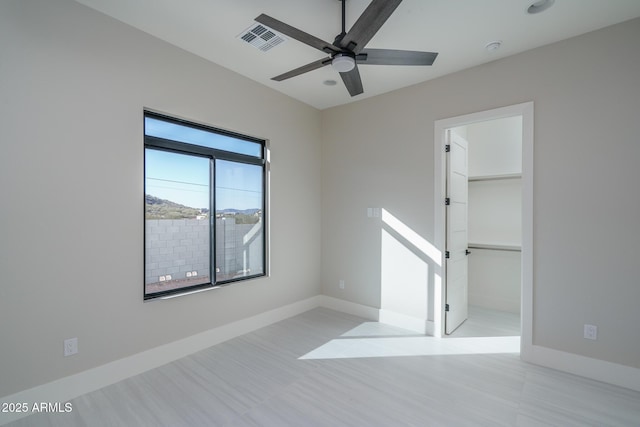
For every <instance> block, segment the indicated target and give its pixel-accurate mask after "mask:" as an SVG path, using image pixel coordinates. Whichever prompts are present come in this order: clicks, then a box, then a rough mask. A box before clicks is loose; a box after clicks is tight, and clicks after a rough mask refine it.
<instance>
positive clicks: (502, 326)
mask: <svg viewBox="0 0 640 427" xmlns="http://www.w3.org/2000/svg"><path fill="white" fill-rule="evenodd" d="M449 336H451V337H502V336H520V314H518V313H509V312H506V311H497V310H491V309H488V308H484V307H477V306H473V305H470V306H469V317H468V319H467V320H465V321H464V323H463V324H462V325H460V327H458V329H456V330H455V331H453V333H452V334H451V335H449Z"/></svg>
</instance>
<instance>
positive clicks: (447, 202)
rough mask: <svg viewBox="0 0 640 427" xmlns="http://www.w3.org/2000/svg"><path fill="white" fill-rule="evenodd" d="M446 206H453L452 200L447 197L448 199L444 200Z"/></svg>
mask: <svg viewBox="0 0 640 427" xmlns="http://www.w3.org/2000/svg"><path fill="white" fill-rule="evenodd" d="M444 204H445V205H446V206H449V205H450V204H451V199H450V198H449V197H446V198H445V199H444Z"/></svg>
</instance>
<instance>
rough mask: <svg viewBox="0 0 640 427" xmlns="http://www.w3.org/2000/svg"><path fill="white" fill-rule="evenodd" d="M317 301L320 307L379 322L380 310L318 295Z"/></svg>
mask: <svg viewBox="0 0 640 427" xmlns="http://www.w3.org/2000/svg"><path fill="white" fill-rule="evenodd" d="M318 301H319V305H320V307H324V308H329V309H331V310H335V311H341V312H342V313H347V314H351V315H353V316H358V317H362V318H364V319H369V320H375V321H378V320H380V309H378V308H374V307H370V306H368V305H362V304H358V303H355V302H351V301H347V300H343V299H339V298H334V297H330V296H327V295H319V296H318Z"/></svg>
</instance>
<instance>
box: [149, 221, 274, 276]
mask: <svg viewBox="0 0 640 427" xmlns="http://www.w3.org/2000/svg"><path fill="white" fill-rule="evenodd" d="M145 226H146V229H145V233H146V242H145V265H146V269H145V285H148V284H150V283H157V282H159V278H160V276H166V275H168V274H169V275H171V280H180V279H185V278H187V272H193V271H196V272H197V273H198V276H199V277H200V276H205V275H206V276H208V275H209V259H210V256H209V238H210V236H209V219H208V218H207V219H176V220H171V219H150V220H146V225H145ZM262 233H263V228H262V221H260V222H258V223H257V224H236V221H235V218H233V217H226V218H225V219H221V218H217V219H216V248H217V253H216V267H217V268H218V273H217V276H218V279H219V280H225V279H231V278H233V277H236V276H243V275H253V274H259V273H262V272H263V271H264V270H263V268H264V267H263V253H264V248H263V243H262V242H263V240H262Z"/></svg>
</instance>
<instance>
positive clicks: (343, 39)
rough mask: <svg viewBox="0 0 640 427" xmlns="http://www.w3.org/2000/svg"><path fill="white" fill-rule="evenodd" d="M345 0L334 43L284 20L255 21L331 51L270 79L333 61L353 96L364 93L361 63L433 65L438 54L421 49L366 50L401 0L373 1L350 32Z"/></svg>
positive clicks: (280, 79)
mask: <svg viewBox="0 0 640 427" xmlns="http://www.w3.org/2000/svg"><path fill="white" fill-rule="evenodd" d="M339 1H341V2H342V32H341V33H340V34H338V35H337V36H336V38H335V40H334V41H333V43H328V42H325V41H324V40H321V39H319V38H317V37H315V36H312V35H311V34H308V33H305V32H304V31H301V30H299V29H297V28H295V27H292V26H290V25H288V24H285V23H284V22H281V21H278V20H277V19H275V18H272V17H270V16H268V15H265V14H262V15H260V16H258V17H257V18H256V19H255V20H256V21H257V22H259V23H261V24H263V25H266V26H267V27H270V28H272V29H274V30H276V31H279V32H281V33H282V34H285V35H287V36H289V37H291V38H292V39H295V40H298V41H300V42H302V43H305V44H307V45H309V46H311V47H313V48H316V49H318V50H321V51H322V52H324V53H327V54H329V55H330V56H329V57H328V58H324V59H320V60H317V61H314V62H311V63H310V64H307V65H303V66H302V67H299V68H296V69H295V70H291V71H289V72H286V73H284V74H280V75H279V76H276V77H273V78H272V79H271V80H275V81H282V80H286V79H289V78H291V77H295V76H298V75H300V74H304V73H307V72H309V71H313V70H316V69H318V68H322V67H324V66H326V65H329V64H331V65H332V66H333V68H334V69H335V70H337V71H338V72H339V73H340V77H341V78H342V81H343V82H344V85H345V86H346V87H347V90H348V91H349V94H350V95H351V96H356V95H359V94H361V93H363V92H364V89H363V88H362V80H361V79H360V72H359V71H358V65H357V64H362V65H432V64H433V62H434V61H435V59H436V57H437V56H438V54H437V53H435V52H419V51H410V50H394V49H365V46H366V45H367V43H369V40H371V38H373V36H374V35H375V34H376V33H377V32H378V30H379V29H380V27H382V25H383V24H384V23H385V22H386V21H387V19H389V17H390V16H391V14H392V13H393V11H394V10H395V9H396V8H397V7H398V5H399V4H400V3H401V2H402V0H373V1H372V2H371V3H370V4H369V6H368V7H367V8H366V9H365V11H364V12H363V13H362V15H360V17H359V18H358V20H357V21H356V23H355V24H353V26H352V27H351V29H350V30H349V32H345V2H346V0H339Z"/></svg>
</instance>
